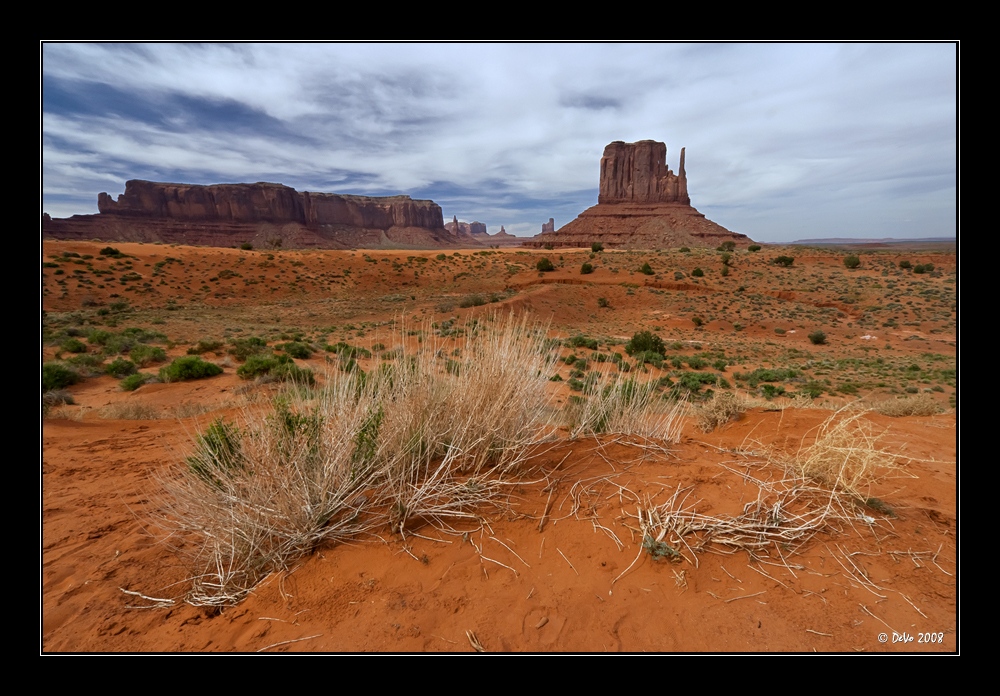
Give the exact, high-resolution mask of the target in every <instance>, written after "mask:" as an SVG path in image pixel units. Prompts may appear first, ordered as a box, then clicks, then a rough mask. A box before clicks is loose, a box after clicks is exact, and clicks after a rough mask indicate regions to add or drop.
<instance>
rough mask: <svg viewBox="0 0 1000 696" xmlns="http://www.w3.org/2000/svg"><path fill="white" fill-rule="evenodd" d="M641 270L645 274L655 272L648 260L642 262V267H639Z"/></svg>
mask: <svg viewBox="0 0 1000 696" xmlns="http://www.w3.org/2000/svg"><path fill="white" fill-rule="evenodd" d="M639 272H640V273H642V274H643V275H653V273H654V271H653V269H652V268H650V266H649V262H648V261H647V262H646V263H644V264H642V268H640V269H639Z"/></svg>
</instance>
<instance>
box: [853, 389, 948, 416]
mask: <svg viewBox="0 0 1000 696" xmlns="http://www.w3.org/2000/svg"><path fill="white" fill-rule="evenodd" d="M871 408H872V410H873V411H874V412H875V413H880V414H882V415H883V416H890V417H892V418H902V417H904V416H933V415H936V414H938V413H943V412H944V411H945V407H944V406H942V405H941V404H940V403H939V402H938V401H936V400H935V399H934V397H932V396H931V395H930V394H921V395H919V396H912V397H906V398H902V399H887V400H885V401H879V402H878V403H875V404H872V407H871Z"/></svg>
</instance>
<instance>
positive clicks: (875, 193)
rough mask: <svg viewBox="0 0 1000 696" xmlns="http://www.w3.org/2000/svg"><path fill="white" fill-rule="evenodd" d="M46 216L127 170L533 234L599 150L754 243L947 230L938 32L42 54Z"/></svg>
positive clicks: (943, 74)
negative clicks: (906, 36)
mask: <svg viewBox="0 0 1000 696" xmlns="http://www.w3.org/2000/svg"><path fill="white" fill-rule="evenodd" d="M41 63H42V65H41V67H42V76H41V77H42V133H41V152H42V209H43V211H45V212H48V213H50V214H51V215H52V216H53V217H65V216H69V215H73V214H76V213H96V212H97V194H98V193H99V192H101V191H106V192H108V193H110V194H112V196H117V195H118V194H120V193H122V192H123V191H124V188H125V181H126V180H127V179H149V180H152V181H170V182H183V183H196V184H212V183H232V182H255V181H272V182H280V183H283V184H286V185H288V186H291V187H293V188H296V189H298V190H300V191H328V192H336V193H353V194H364V195H374V196H379V195H394V194H399V193H405V194H409V195H410V196H412V197H414V198H430V199H432V200H434V201H436V202H437V203H438V204H439V205H440V206H441V207H442V208H443V210H444V216H445V219H446V220H450V219H451V218H452V216H453V215H457V216H458V218H459V219H460V220H464V221H473V220H478V221H480V222H484V223H486V224H487V226H488V228H489V231H490V232H491V233H492V232H497V231H499V229H500V226H501V225H505V226H506V229H507V231H508V232H510V233H512V234H519V235H533V234H536V233H537V232H539V231H540V230H541V224H542V222H545V221H547V220H548V219H549V218H550V217H552V218H555V221H556V227H557V228H558V227H560V226H562V225H564V224H566V223H567V222H569V221H570V220H572V219H573V218H574V217H576V216H577V215H578V214H579V213H580V212H581V211H583V210H584V209H585V208H587V207H589V206H591V205H594V204H596V203H597V186H598V176H599V163H600V157H601V154H602V152H603V150H604V146H605V145H607V144H608V143H609V142H611V141H613V140H624V141H627V142H632V141H636V140H643V139H652V140H660V141H663V142H665V143H666V144H667V164H668V165H669V166H670V167H671V168H672V169H674V170H675V171H676V169H677V159H678V155H679V153H680V148H681V147H685V148H687V161H686V168H687V172H688V186H689V189H690V194H691V202H692V204H693V205H694V206H695V207H696V208H698V209H699V210H700V211H701V212H702V213H704V214H705V215H706V216H707V217H708V218H709V219H711V220H714V221H715V222H717V223H719V224H721V225H723V226H725V227H727V228H729V229H731V230H733V231H735V232H742V233H744V234H747V235H749V236H750V237H752V238H753V239H755V240H758V241H773V242H778V241H792V240H796V239H804V238H817V237H929V236H954V235H955V234H956V217H957V205H956V201H957V192H956V178H957V176H956V171H957V87H956V78H957V48H956V46H955V45H953V44H946V43H940V44H928V43H923V44H902V43H896V44H735V43H728V44H727V43H723V44H716V43H701V44H374V45H371V44H137V43H133V44H79V43H61V44H60V43H43V44H42V46H41Z"/></svg>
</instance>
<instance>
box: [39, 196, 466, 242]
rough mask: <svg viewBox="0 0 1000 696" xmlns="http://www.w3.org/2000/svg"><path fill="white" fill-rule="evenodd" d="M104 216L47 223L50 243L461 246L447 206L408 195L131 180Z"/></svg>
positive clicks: (105, 201)
mask: <svg viewBox="0 0 1000 696" xmlns="http://www.w3.org/2000/svg"><path fill="white" fill-rule="evenodd" d="M97 206H98V210H99V211H100V213H99V214H98V215H74V216H73V217H70V218H50V217H48V216H47V215H46V216H43V218H42V236H43V237H46V238H50V239H100V240H106V241H124V242H130V241H131V242H166V243H179V244H193V245H201V246H236V245H240V244H243V243H250V244H252V245H253V246H254V247H258V248H267V247H277V246H282V247H285V248H287V247H294V248H304V247H311V248H321V249H346V248H358V247H360V248H397V249H398V248H436V247H455V246H460V245H461V244H460V242H461V240H460V239H459V238H457V237H456V236H455V235H453V234H452V233H451V232H449V231H448V230H447V229H445V226H444V218H443V216H442V213H441V206H439V205H438V204H437V203H435V202H434V201H428V200H414V199H412V198H410V197H409V196H389V197H384V198H377V197H372V196H351V195H345V194H336V193H312V192H309V191H305V192H301V193H300V192H299V191H296V190H295V189H293V188H290V187H288V186H284V185H282V184H271V183H263V182H261V183H256V184H215V185H211V186H199V185H194V184H168V183H157V182H152V181H141V180H137V179H133V180H131V181H127V182H126V183H125V193H123V194H121V195H120V196H118V198H117V200H115V199H114V198H112V197H111V196H110V195H108V194H107V193H101V194H100V195H99V196H98V199H97Z"/></svg>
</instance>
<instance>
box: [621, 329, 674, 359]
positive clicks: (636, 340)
mask: <svg viewBox="0 0 1000 696" xmlns="http://www.w3.org/2000/svg"><path fill="white" fill-rule="evenodd" d="M646 351H652V352H654V353H659V354H660V355H661V356H662V355H663V354H664V352H665V351H666V347H665V346H664V345H663V339H662V338H660V337H659V336H657V335H656V334H654V333H652V332H651V331H639V332H637V333H634V334H632V338H630V339H629V341H628V343H626V344H625V352H626V353H628V354H629V355H635V354H636V353H643V352H646Z"/></svg>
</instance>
